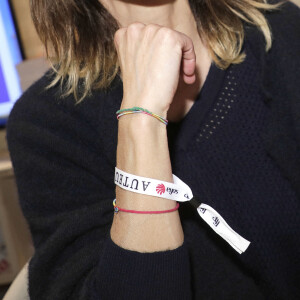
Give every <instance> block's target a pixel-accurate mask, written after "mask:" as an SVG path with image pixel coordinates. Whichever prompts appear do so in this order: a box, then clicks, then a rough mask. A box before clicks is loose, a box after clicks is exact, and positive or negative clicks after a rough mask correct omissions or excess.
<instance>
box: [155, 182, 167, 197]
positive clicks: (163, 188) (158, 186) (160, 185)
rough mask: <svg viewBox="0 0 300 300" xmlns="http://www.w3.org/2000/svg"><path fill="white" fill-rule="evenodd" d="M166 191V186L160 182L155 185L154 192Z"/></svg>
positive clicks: (161, 192)
mask: <svg viewBox="0 0 300 300" xmlns="http://www.w3.org/2000/svg"><path fill="white" fill-rule="evenodd" d="M165 191H166V188H165V186H164V185H163V184H162V183H161V184H158V185H157V187H156V192H157V194H160V195H161V194H163V193H164V192H165Z"/></svg>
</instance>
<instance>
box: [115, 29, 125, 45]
mask: <svg viewBox="0 0 300 300" xmlns="http://www.w3.org/2000/svg"><path fill="white" fill-rule="evenodd" d="M123 34H124V28H120V29H118V30H117V31H116V32H115V34H114V43H115V45H116V46H117V45H118V44H119V42H120V40H121V38H122V36H123Z"/></svg>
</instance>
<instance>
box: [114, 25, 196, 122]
mask: <svg viewBox="0 0 300 300" xmlns="http://www.w3.org/2000/svg"><path fill="white" fill-rule="evenodd" d="M114 43H115V46H116V49H117V53H118V57H119V63H120V68H121V73H122V80H123V101H122V105H121V109H122V108H129V107H133V106H141V107H143V108H147V109H149V110H150V111H152V112H154V113H157V114H159V115H161V116H163V117H166V114H167V111H168V109H169V107H170V104H171V103H172V100H173V97H174V95H175V92H176V90H177V86H178V81H179V75H180V73H181V74H182V76H183V80H184V81H185V82H186V83H187V84H192V83H194V81H195V74H194V72H195V66H196V54H195V51H194V46H193V42H192V40H191V39H190V38H189V37H188V36H186V35H185V34H183V33H181V32H178V31H176V30H172V29H170V28H167V27H163V26H159V25H156V24H150V25H145V24H143V23H139V22H135V23H132V24H130V25H129V26H128V27H127V28H120V29H119V30H117V31H116V33H115V36H114Z"/></svg>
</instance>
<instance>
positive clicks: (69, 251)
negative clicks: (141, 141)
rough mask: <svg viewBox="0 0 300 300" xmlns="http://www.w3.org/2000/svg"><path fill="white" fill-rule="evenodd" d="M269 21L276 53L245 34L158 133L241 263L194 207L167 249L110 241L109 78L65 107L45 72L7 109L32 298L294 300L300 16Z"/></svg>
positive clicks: (186, 206)
mask: <svg viewBox="0 0 300 300" xmlns="http://www.w3.org/2000/svg"><path fill="white" fill-rule="evenodd" d="M267 17H268V19H269V22H270V25H271V28H272V32H273V37H274V38H273V47H272V49H271V50H270V51H269V52H268V53H266V52H265V50H264V48H265V42H264V38H263V36H262V34H261V33H260V32H258V30H257V29H256V28H252V27H250V26H247V27H246V39H245V43H244V51H245V53H246V55H247V56H246V60H245V61H244V62H243V63H241V64H239V65H232V66H230V67H229V68H228V69H227V70H225V71H222V70H220V69H218V68H217V67H216V66H214V65H212V66H211V68H210V71H209V74H208V77H207V79H206V81H205V84H204V86H203V89H202V91H201V92H200V94H199V95H198V96H197V98H196V99H195V103H194V105H193V106H192V108H191V110H190V111H189V112H188V114H187V115H186V116H185V117H184V119H183V120H182V121H180V122H178V123H170V124H169V125H168V126H167V131H168V137H169V150H170V155H171V162H172V169H173V173H174V174H175V175H177V176H178V177H179V178H180V179H182V180H183V181H184V182H186V183H187V184H188V185H189V186H190V187H191V189H192V191H193V193H194V195H197V196H198V197H199V198H200V199H201V201H202V202H203V203H206V204H208V205H210V206H211V207H213V208H214V209H215V210H217V211H218V212H219V213H220V214H221V215H222V216H223V217H224V219H225V220H226V221H227V223H228V224H229V225H230V226H231V227H232V228H233V229H234V230H235V231H237V232H238V233H239V234H241V235H242V236H243V237H245V238H246V239H248V240H249V241H250V242H251V244H250V246H249V248H248V249H247V250H246V252H245V253H243V254H241V255H240V254H238V253H237V252H235V250H233V248H231V247H230V246H229V244H227V243H226V242H225V241H224V240H223V239H222V238H221V237H219V236H218V235H216V233H215V232H214V231H213V230H211V228H210V227H209V226H207V224H206V223H205V222H204V221H203V220H202V219H201V218H200V217H199V215H198V213H197V211H196V210H195V208H194V207H193V206H192V205H190V203H183V204H181V205H180V208H179V212H180V217H181V222H182V226H183V230H184V234H185V240H184V244H183V245H182V246H180V247H178V248H177V249H174V250H168V251H159V252H154V253H139V252H136V251H130V250H126V249H123V248H121V247H119V246H118V245H116V244H114V243H113V242H112V240H111V238H110V235H109V230H110V227H111V223H112V219H113V205H112V201H113V199H114V198H115V185H114V167H115V166H116V147H117V130H118V127H117V126H118V123H117V119H116V117H115V112H116V111H117V110H118V109H119V107H120V104H121V101H122V95H123V88H122V81H121V80H120V78H119V77H116V79H115V80H114V81H113V83H112V85H111V88H110V90H109V92H108V93H104V92H103V91H95V92H94V94H93V95H92V96H90V97H88V98H87V99H85V100H84V101H83V102H82V103H81V104H79V105H76V106H75V105H74V102H75V100H74V98H73V97H72V96H70V97H68V98H65V99H61V98H60V97H59V88H58V87H54V88H51V89H49V90H45V87H46V86H47V85H48V83H49V81H50V80H51V75H50V73H47V74H46V75H45V76H43V78H41V79H40V80H39V81H38V82H36V83H35V84H34V85H33V86H32V87H30V88H29V89H28V90H27V91H26V92H25V93H24V94H23V96H22V97H21V98H20V99H19V100H18V101H17V102H16V104H15V106H14V108H13V110H12V112H11V114H10V117H9V120H8V124H7V141H8V146H9V150H10V154H11V159H12V162H13V167H14V170H15V176H16V181H17V187H18V192H19V199H20V204H21V207H22V210H23V213H24V215H25V217H26V219H27V221H28V224H29V226H30V230H31V233H32V236H33V241H34V246H35V250H36V251H35V255H34V256H33V258H32V259H31V261H30V265H29V294H30V299H32V300H42V299H45V300H48V299H49V300H53V299H55V300H62V299H64V300H65V299H76V300H80V299H85V300H87V299H91V300H92V299H93V300H94V299H104V300H105V299H109V300H110V299H151V300H152V299H180V300H182V299H299V296H300V289H299V269H300V264H299V246H300V245H299V240H300V218H299V210H300V202H299V198H300V158H299V152H300V151H299V147H300V82H299V75H298V73H299V70H300V63H299V53H300V12H299V9H297V8H296V6H294V5H292V4H286V5H284V7H283V8H282V9H281V10H280V11H276V12H272V13H268V15H267Z"/></svg>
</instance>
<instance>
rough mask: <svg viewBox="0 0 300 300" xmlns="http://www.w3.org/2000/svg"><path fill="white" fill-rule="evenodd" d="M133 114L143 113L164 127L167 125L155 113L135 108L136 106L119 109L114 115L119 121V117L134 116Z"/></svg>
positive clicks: (164, 120) (165, 120)
mask: <svg viewBox="0 0 300 300" xmlns="http://www.w3.org/2000/svg"><path fill="white" fill-rule="evenodd" d="M135 113H144V114H146V115H149V116H151V117H154V118H156V119H157V120H158V121H160V122H162V123H164V124H165V125H168V120H167V119H164V118H163V117H160V116H159V115H157V114H155V113H152V112H151V111H149V110H147V109H145V108H142V107H137V106H134V107H132V108H124V109H120V110H118V111H117V112H116V115H117V119H118V120H119V118H120V117H121V116H124V115H129V114H135Z"/></svg>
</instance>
